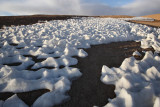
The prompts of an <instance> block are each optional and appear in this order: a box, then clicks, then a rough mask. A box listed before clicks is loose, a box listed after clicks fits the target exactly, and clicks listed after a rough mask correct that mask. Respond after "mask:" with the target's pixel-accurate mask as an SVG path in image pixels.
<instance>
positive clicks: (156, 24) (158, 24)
mask: <svg viewBox="0 0 160 107" xmlns="http://www.w3.org/2000/svg"><path fill="white" fill-rule="evenodd" d="M129 22H132V23H138V24H143V25H148V26H151V27H160V20H155V21H129Z"/></svg>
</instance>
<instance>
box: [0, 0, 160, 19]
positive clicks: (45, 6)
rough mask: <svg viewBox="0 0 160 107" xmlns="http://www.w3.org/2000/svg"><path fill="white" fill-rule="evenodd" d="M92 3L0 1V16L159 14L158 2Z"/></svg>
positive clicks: (39, 0)
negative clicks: (113, 4) (114, 4)
mask: <svg viewBox="0 0 160 107" xmlns="http://www.w3.org/2000/svg"><path fill="white" fill-rule="evenodd" d="M90 1H91V0H90ZM93 1H96V0H93ZM93 1H92V2H86V0H0V15H1V16H2V15H33V14H65V15H69V14H70V15H132V16H142V15H148V14H157V13H160V0H134V1H133V2H132V3H129V4H127V5H122V6H119V7H112V6H109V5H107V4H104V3H103V4H102V3H98V2H93Z"/></svg>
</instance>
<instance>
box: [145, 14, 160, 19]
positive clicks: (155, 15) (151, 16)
mask: <svg viewBox="0 0 160 107" xmlns="http://www.w3.org/2000/svg"><path fill="white" fill-rule="evenodd" d="M142 17H148V18H153V19H156V20H160V14H152V15H147V16H142Z"/></svg>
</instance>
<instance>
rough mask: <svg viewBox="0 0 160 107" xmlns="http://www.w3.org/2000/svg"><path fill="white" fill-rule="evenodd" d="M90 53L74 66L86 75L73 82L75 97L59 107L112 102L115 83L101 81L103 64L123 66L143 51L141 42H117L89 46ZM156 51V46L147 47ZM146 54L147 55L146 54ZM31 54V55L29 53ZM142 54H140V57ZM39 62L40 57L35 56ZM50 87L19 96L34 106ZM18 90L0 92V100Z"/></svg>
mask: <svg viewBox="0 0 160 107" xmlns="http://www.w3.org/2000/svg"><path fill="white" fill-rule="evenodd" d="M84 50H85V51H86V52H87V53H88V56H87V57H85V58H79V57H76V58H77V59H78V64H77V65H75V66H72V67H77V68H79V69H80V71H81V72H82V74H83V75H82V76H81V77H80V78H79V79H77V80H75V81H73V83H72V85H71V90H70V91H69V92H68V94H69V96H70V97H71V99H70V100H69V101H68V102H64V103H62V104H60V105H56V106H55V107H91V106H94V105H96V106H104V105H105V104H107V103H108V98H114V97H116V96H115V93H114V89H115V86H114V85H105V84H103V83H102V82H101V81H100V77H101V69H102V66H103V65H106V66H108V67H119V66H120V65H121V63H122V62H123V60H124V59H125V58H127V57H130V56H132V53H133V52H134V51H136V50H137V51H139V52H140V53H142V49H141V48H140V42H134V41H130V42H116V43H110V44H102V45H95V46H91V48H89V49H84ZM147 50H152V51H153V49H147ZM142 55H144V54H142ZM25 57H31V56H25ZM142 58H143V56H142V57H137V59H138V60H140V59H142ZM32 59H33V60H34V61H35V62H39V60H37V61H36V59H37V58H36V57H33V58H32ZM48 91H49V90H47V89H44V90H34V91H30V92H23V93H17V95H18V97H19V98H20V99H22V100H23V101H24V102H25V103H26V104H28V105H29V106H31V105H32V104H33V103H34V101H35V100H36V99H37V98H38V97H39V96H41V95H42V94H44V93H46V92H48ZM13 94H14V93H10V92H6V93H3V92H0V100H6V99H7V98H9V97H11V96H12V95H13Z"/></svg>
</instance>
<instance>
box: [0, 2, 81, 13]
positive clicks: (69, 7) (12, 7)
mask: <svg viewBox="0 0 160 107" xmlns="http://www.w3.org/2000/svg"><path fill="white" fill-rule="evenodd" d="M79 4H80V1H79V0H15V1H14V2H13V0H12V1H11V0H7V1H6V2H2V3H1V4H0V11H6V12H9V13H14V14H16V15H24V14H25V15H26V14H76V13H78V14H80V13H81V11H80V5H79Z"/></svg>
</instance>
